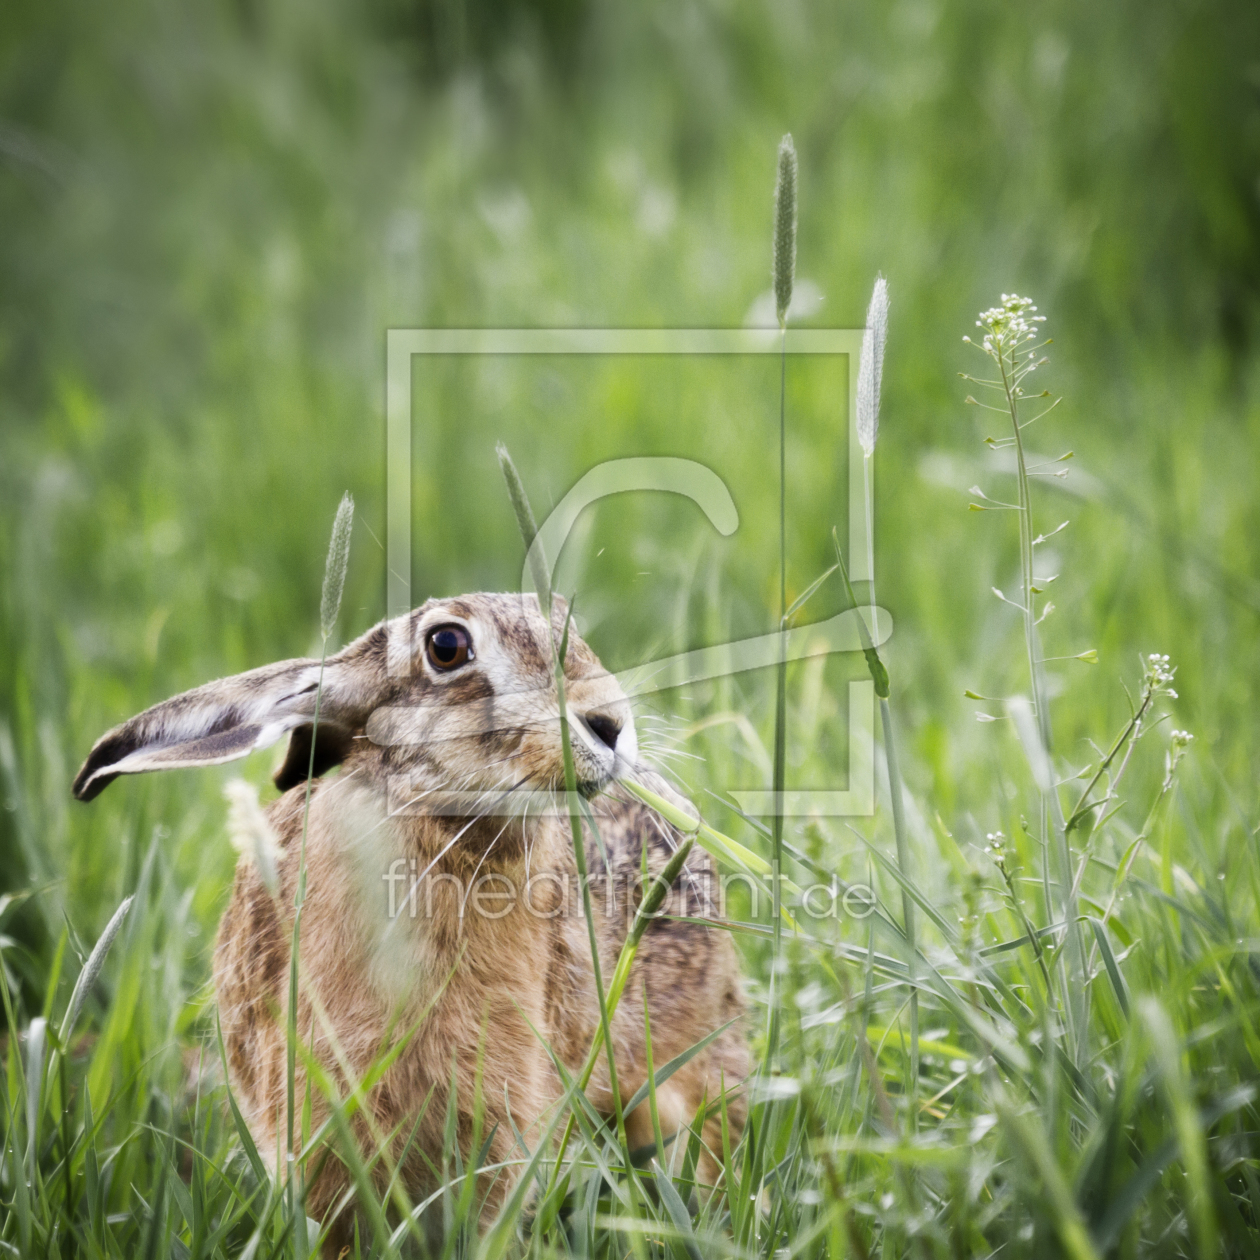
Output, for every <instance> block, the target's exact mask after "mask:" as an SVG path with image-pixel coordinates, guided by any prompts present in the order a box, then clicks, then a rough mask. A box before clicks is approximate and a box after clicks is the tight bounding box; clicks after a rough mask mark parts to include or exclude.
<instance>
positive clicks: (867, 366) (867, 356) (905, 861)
mask: <svg viewBox="0 0 1260 1260" xmlns="http://www.w3.org/2000/svg"><path fill="white" fill-rule="evenodd" d="M888 306H889V302H888V282H887V281H886V280H885V279H884V277H883V276H877V277H876V279H875V288H874V289H873V291H872V292H871V303H870V306H869V307H868V308H867V312H866V335H865V336H864V337H863V338H862V355H861V359H860V361H859V364H858V380H857V416H856V428H857V435H858V442H859V443H860V444H861V447H862V466H863V467H862V472H863V477H862V487H863V492H864V493H863V499H864V507H865V512H866V569H867V572H868V573H869V574H870V583H869V591H868V594H869V599H870V607H871V632H872V633H874V632H875V630H876V628H877V622H876V616H877V614H876V604H875V542H874V539H875V529H874V516H875V509H874V486H873V479H872V473H871V464H872V460H873V458H874V455H875V443H876V441H877V440H878V438H879V398H880V391H881V389H882V386H883V376H884V347H885V346H886V345H887V343H888ZM838 554H839V547H838V546H837V555H838ZM846 581H847V574H846ZM859 625H861V623H860V622H859ZM862 629H863V631H864V630H865V627H862ZM863 647H864V648H865V649H866V658H867V665H868V667H869V669H870V671H871V677H872V678H873V679H874V681H875V693H876V695H877V696H878V697H879V720H880V726H881V727H882V729H883V732H884V759H885V761H886V762H887V766H888V799H889V801H890V802H891V804H892V816H893V834H894V836H895V837H896V842H897V866H898V868H899V869H900V871H901V875H902V879H903V880H905V881H906V883H907V884H908V883H909V882H910V879H911V873H910V841H909V837H908V835H907V834H906V811H905V797H904V791H905V789H904V786H903V784H902V780H901V763H900V761H899V760H898V757H897V740H896V735H895V732H894V730H893V717H892V706H891V705H890V704H889V702H888V697H889V689H888V672H887V670H886V669H885V668H884V665H883V662H882V661H881V660H880V658H879V654H878V652H876V650H875V648H874V645H873V643H871V642H870V641H869V640H867V639H866V636H865V633H864V634H863ZM901 917H902V923H903V926H904V930H905V934H906V945H907V948H908V950H909V954H908V958H909V962H908V967H909V971H908V976H909V981H910V1090H909V1096H910V1124H911V1127H912V1129H913V1128H917V1126H918V1118H919V1107H918V1093H919V990H918V987H917V984H916V981H915V971H916V968H915V955H916V952H917V949H918V932H917V924H916V920H915V905H914V899H913V898H912V897H911V896H910V893H909V891H908V889H907V887H906V886H905V885H904V884H903V886H902V889H901Z"/></svg>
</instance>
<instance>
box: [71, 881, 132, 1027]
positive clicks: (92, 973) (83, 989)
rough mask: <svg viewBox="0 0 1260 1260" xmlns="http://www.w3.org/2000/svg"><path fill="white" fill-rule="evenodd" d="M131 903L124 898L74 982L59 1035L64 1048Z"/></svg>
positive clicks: (128, 899)
mask: <svg viewBox="0 0 1260 1260" xmlns="http://www.w3.org/2000/svg"><path fill="white" fill-rule="evenodd" d="M131 902H132V898H131V897H124V898H123V900H122V903H121V904H120V905H119V907H118V909H117V910H115V911H114V913H113V914H112V915H111V916H110V920H109V922H108V923H107V924H106V925H105V930H104V931H103V932H102V933H101V935H100V937H99V938H98V939H97V942H96V944H95V945H94V946H93V947H92V952H91V953H90V954H89V955H88V960H87V962H85V963H84V964H83V970H82V971H80V972H79V978H78V979H77V980H76V981H75V982H74V988H73V990H71V993H70V1004H69V1005H68V1006H67V1007H66V1013H65V1015H64V1017H63V1018H62V1021H61V1028H60V1030H59V1031H58V1033H57V1040H58V1042H60V1044H61V1045H62V1046H63V1047H67V1046H68V1045H69V1041H70V1034H71V1033H72V1032H74V1026H75V1024H77V1023H78V1022H79V1015H80V1014H81V1013H82V1011H83V1004H84V1002H86V1001H87V996H88V994H89V993H90V992H91V991H92V986H93V985H94V984H95V983H96V981H97V979H98V978H99V976H100V974H101V968H102V967H104V966H105V956H106V955H107V954H108V953H109V950H110V946H111V945H113V943H114V938H115V937H116V936H117V935H118V933H119V930H120V929H121V928H122V925H123V920H124V919H125V918H126V917H127V911H128V910H130V909H131Z"/></svg>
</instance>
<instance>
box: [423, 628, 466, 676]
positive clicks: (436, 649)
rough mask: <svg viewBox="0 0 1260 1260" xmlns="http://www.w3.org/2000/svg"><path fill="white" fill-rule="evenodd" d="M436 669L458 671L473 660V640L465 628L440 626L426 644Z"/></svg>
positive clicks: (430, 633) (430, 632)
mask: <svg viewBox="0 0 1260 1260" xmlns="http://www.w3.org/2000/svg"><path fill="white" fill-rule="evenodd" d="M425 651H426V652H427V653H428V655H429V664H430V665H432V666H433V668H434V669H441V670H447V669H458V668H459V667H460V666H461V665H467V664H468V662H469V661H471V660H472V659H473V650H472V640H471V639H470V638H469V637H468V631H467V630H465V629H464V627H463V626H438V627H437V629H436V630H430V631H429V640H428V642H427V643H426V644H425Z"/></svg>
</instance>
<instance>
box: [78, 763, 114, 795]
mask: <svg viewBox="0 0 1260 1260" xmlns="http://www.w3.org/2000/svg"><path fill="white" fill-rule="evenodd" d="M118 777H119V776H118V775H116V774H97V775H95V776H94V775H93V773H92V772H89V771H88V769H87V767H86V766H85V767H84V768H83V769H82V770H80V771H79V777H78V778H77V779H75V781H74V787H73V788H72V789H71V791H72V792H73V793H74V799H75V800H76V801H84V802H86V801H94V800H96V798H97V797H98V796H100V794H101V793H102V792H103V791H104V790H105V789H106V788H107V787H109V785H110V784H111V783H113V781H114V780H115V779H117V778H118Z"/></svg>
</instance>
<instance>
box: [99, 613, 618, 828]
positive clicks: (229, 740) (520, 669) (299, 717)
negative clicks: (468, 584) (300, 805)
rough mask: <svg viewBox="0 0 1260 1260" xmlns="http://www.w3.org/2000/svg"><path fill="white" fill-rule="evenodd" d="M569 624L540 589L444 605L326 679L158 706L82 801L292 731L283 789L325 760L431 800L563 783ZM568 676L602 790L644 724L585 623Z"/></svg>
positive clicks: (222, 689)
mask: <svg viewBox="0 0 1260 1260" xmlns="http://www.w3.org/2000/svg"><path fill="white" fill-rule="evenodd" d="M566 619H567V609H566V608H565V605H564V603H563V601H562V600H559V599H556V600H555V601H553V606H552V624H551V625H550V626H548V624H547V621H546V619H545V617H544V615H543V613H542V611H541V609H540V607H539V604H538V600H537V598H536V597H535V596H533V595H487V594H481V595H465V596H461V597H459V598H457V599H442V600H430V601H429V602H428V603H426V604H425V605H423V606H422V607H421V608H418V609H416V610H415V611H414V612H412V613H408V614H405V615H404V616H401V617H396V618H394V619H393V620H392V621H387V622H381V623H380V624H379V625H377V626H376V627H374V628H373V629H371V630H369V631H368V632H367V633H366V634H365V635H363V636H362V637H361V638H359V639H357V640H356V641H355V642H353V643H351V644H350V645H349V646H348V647H346V648H344V649H343V650H342V651H341V652H339V653H337V655H335V656H330V657H329V658H328V659H327V661H326V662H325V663H324V665H323V668H322V675H321V666H320V662H319V661H316V660H293V661H281V662H279V663H278V664H275V665H266V666H263V667H262V668H261V669H255V670H250V671H249V672H248V673H245V674H239V675H237V676H236V677H235V678H224V679H220V680H219V681H217V682H212V683H207V684H205V685H204V686H202V687H198V688H196V689H195V690H193V691H189V692H186V693H185V694H184V695H181V696H176V697H175V698H174V699H171V700H167V701H165V702H163V703H162V704H158V705H155V706H154V707H153V708H151V709H147V710H146V711H145V712H143V713H141V714H139V715H138V716H136V717H134V718H132V719H131V720H130V721H129V722H124V723H123V724H122V725H121V726H117V727H115V728H114V729H113V730H112V731H109V732H108V733H107V734H105V735H103V736H102V737H101V738H100V739H99V740H98V741H97V742H96V745H95V747H93V749H92V751H91V753H90V754H89V755H88V758H87V760H86V761H85V762H84V763H83V768H82V769H81V770H80V771H79V774H78V777H77V778H76V779H75V781H74V794H75V796H76V797H77V798H78V799H79V800H84V801H86V800H91V799H92V798H93V797H94V796H96V795H97V794H98V793H99V792H100V791H101V790H102V789H103V788H104V787H106V785H107V784H109V783H110V782H112V781H113V780H114V779H115V778H117V777H118V776H119V775H120V774H137V773H140V772H142V771H146V770H170V769H178V768H181V767H189V766H205V765H218V764H220V763H222V762H226V761H234V760H236V759H237V758H239V757H244V756H246V755H247V754H248V753H250V752H252V751H254V750H255V749H259V748H266V747H268V746H269V745H271V744H274V743H276V742H277V741H278V740H280V739H281V738H282V737H284V736H285V735H288V736H289V749H288V755H287V757H286V758H285V761H284V764H283V766H282V767H281V768H280V770H279V771H277V773H276V776H275V781H276V786H277V787H279V788H281V789H282V790H287V789H288V788H291V787H294V786H296V785H297V784H299V783H302V782H304V781H305V779H306V777H307V773H308V769H309V767H310V766H311V765H312V762H313V764H314V770H315V773H316V774H317V775H319V774H322V773H324V772H325V771H326V770H329V769H330V768H331V767H333V766H334V765H337V764H339V763H340V762H342V761H346V762H349V763H352V764H353V766H354V767H355V769H356V771H358V772H360V773H362V774H363V775H364V776H365V777H366V778H368V779H369V780H371V781H374V782H376V783H378V784H379V785H380V786H381V787H382V788H385V789H387V790H388V791H390V793H391V795H396V794H398V793H406V794H407V796H408V799H411V800H414V801H416V802H423V801H424V799H425V798H426V797H427V796H430V795H441V794H442V793H455V794H457V795H461V794H464V793H472V794H476V795H477V796H478V797H480V798H481V799H482V800H484V799H485V795H486V794H487V793H495V792H498V791H502V792H504V793H511V792H514V791H521V790H524V791H538V790H543V791H548V790H552V789H555V788H560V787H563V784H564V760H563V745H562V741H561V734H560V708H559V702H558V689H557V687H556V681H555V675H554V666H553V661H554V659H555V653H556V652H557V651H558V650H559V646H560V643H561V638H562V635H563V632H564V627H565V624H566ZM564 679H565V691H566V701H567V712H568V716H569V724H570V743H571V746H572V749H573V761H574V769H575V772H576V776H577V781H578V784H579V787H580V788H581V790H582V791H583V792H584V793H586V794H593V793H595V792H597V791H599V790H600V789H602V788H603V787H605V786H606V785H607V784H608V782H609V781H610V780H611V779H612V778H614V777H615V776H616V775H617V774H618V773H619V772H620V771H621V770H623V769H628V768H630V767H631V766H633V764H634V762H635V760H636V757H637V752H638V749H637V744H636V740H635V730H634V721H633V718H632V717H631V713H630V706H629V703H628V702H627V700H626V697H625V693H624V692H623V691H622V690H621V687H620V686H619V685H618V683H617V681H616V679H615V678H613V676H612V675H611V674H609V673H608V672H607V670H605V669H604V668H603V666H602V665H601V664H600V663H599V660H598V658H597V657H596V656H595V654H594V652H592V651H591V649H590V648H589V647H587V645H586V644H585V643H584V642H583V641H582V639H581V638H580V637H579V636H578V634H577V633H576V631H574V630H573V629H572V628H570V630H569V635H568V650H567V653H566V655H565V661H564ZM317 706H318V721H316V716H317ZM312 731H314V732H315V738H314V741H312ZM312 742H313V743H314V746H312ZM420 808H421V809H423V808H424V805H423V804H420ZM442 812H459V811H458V809H455V810H451V809H450V808H449V807H448V808H447V809H444V810H443V811H442Z"/></svg>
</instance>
